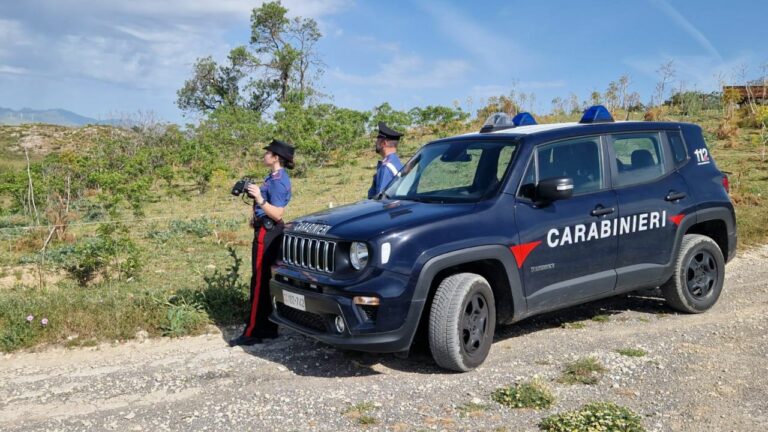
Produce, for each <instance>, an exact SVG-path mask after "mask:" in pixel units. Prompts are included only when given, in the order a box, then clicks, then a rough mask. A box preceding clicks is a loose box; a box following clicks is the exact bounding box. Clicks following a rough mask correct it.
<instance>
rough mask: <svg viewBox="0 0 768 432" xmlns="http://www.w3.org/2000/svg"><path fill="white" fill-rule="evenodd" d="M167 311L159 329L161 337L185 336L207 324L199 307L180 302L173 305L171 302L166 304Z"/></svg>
mask: <svg viewBox="0 0 768 432" xmlns="http://www.w3.org/2000/svg"><path fill="white" fill-rule="evenodd" d="M166 305H167V307H168V310H167V312H166V315H165V318H166V319H165V323H163V324H162V325H161V327H160V329H161V330H162V333H163V336H171V337H178V336H185V335H188V334H191V333H193V332H195V331H197V330H199V329H200V328H201V327H202V326H203V325H205V324H206V323H207V322H208V317H207V316H206V315H205V312H203V311H202V310H201V308H200V306H198V305H196V304H194V303H192V304H190V303H187V302H186V301H185V300H181V301H179V302H178V303H176V304H174V303H172V302H171V301H168V302H167V303H166Z"/></svg>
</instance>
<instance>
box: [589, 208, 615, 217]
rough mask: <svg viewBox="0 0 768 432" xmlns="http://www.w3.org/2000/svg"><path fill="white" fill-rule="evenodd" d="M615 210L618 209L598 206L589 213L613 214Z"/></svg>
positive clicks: (597, 214)
mask: <svg viewBox="0 0 768 432" xmlns="http://www.w3.org/2000/svg"><path fill="white" fill-rule="evenodd" d="M615 211H616V209H615V208H613V207H602V206H597V207H595V209H594V210H592V212H590V213H589V214H591V215H592V216H605V215H608V214H611V213H613V212H615Z"/></svg>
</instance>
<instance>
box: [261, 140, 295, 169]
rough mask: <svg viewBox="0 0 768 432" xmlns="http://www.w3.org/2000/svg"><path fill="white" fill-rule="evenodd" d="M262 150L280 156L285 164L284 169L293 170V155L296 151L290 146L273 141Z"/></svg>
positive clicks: (282, 142)
mask: <svg viewBox="0 0 768 432" xmlns="http://www.w3.org/2000/svg"><path fill="white" fill-rule="evenodd" d="M264 150H269V151H271V152H272V153H274V154H276V155H278V156H281V157H282V158H283V159H285V160H286V162H287V163H286V166H285V167H286V168H289V169H292V168H293V166H294V163H293V154H294V153H295V152H296V149H294V147H293V146H292V145H290V144H288V143H287V142H285V141H280V140H276V139H273V140H272V142H271V143H269V145H268V146H266V147H264Z"/></svg>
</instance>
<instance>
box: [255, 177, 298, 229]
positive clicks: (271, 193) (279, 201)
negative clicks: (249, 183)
mask: <svg viewBox="0 0 768 432" xmlns="http://www.w3.org/2000/svg"><path fill="white" fill-rule="evenodd" d="M259 189H261V196H262V197H263V198H264V201H266V202H268V203H270V204H272V205H273V206H275V207H285V206H287V205H288V201H290V200H291V179H290V178H289V177H288V173H287V172H285V168H280V170H278V171H275V172H273V173H270V174H269V175H268V176H267V177H266V178H265V179H264V184H262V185H261V186H259ZM253 211H254V214H255V215H256V217H262V216H264V214H265V213H264V210H263V209H262V208H261V207H259V206H258V205H254V207H253Z"/></svg>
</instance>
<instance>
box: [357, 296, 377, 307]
mask: <svg viewBox="0 0 768 432" xmlns="http://www.w3.org/2000/svg"><path fill="white" fill-rule="evenodd" d="M352 303H354V304H356V305H361V306H378V305H379V298H378V297H366V296H355V297H354V298H352Z"/></svg>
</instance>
